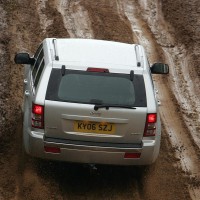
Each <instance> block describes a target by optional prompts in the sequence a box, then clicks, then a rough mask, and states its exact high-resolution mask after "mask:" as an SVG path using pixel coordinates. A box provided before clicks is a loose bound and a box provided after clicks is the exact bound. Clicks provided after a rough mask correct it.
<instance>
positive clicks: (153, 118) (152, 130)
mask: <svg viewBox="0 0 200 200" xmlns="http://www.w3.org/2000/svg"><path fill="white" fill-rule="evenodd" d="M156 122H157V114H156V113H151V114H147V119H146V125H145V129H144V137H148V136H155V134H156Z"/></svg>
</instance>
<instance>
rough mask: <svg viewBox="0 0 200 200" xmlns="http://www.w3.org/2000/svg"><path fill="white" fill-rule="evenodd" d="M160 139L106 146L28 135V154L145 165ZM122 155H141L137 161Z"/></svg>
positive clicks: (80, 161)
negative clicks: (49, 150) (55, 150)
mask: <svg viewBox="0 0 200 200" xmlns="http://www.w3.org/2000/svg"><path fill="white" fill-rule="evenodd" d="M44 146H48V147H58V148H60V150H61V152H60V153H47V152H45V151H44ZM159 147H160V139H159V138H158V139H156V140H145V141H143V143H142V144H141V145H132V144H110V143H109V144H107V143H91V142H82V141H69V140H60V139H54V138H43V135H41V133H37V132H35V131H31V132H30V134H29V154H30V155H32V156H34V157H39V158H44V159H51V160H59V161H67V162H77V163H93V164H109V165H149V164H152V163H153V162H154V161H155V160H156V158H157V156H158V153H159ZM125 153H141V156H140V158H134V159H130V158H124V155H125Z"/></svg>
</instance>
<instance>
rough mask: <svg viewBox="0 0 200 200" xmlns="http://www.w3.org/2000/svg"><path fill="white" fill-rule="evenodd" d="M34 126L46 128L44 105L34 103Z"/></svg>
mask: <svg viewBox="0 0 200 200" xmlns="http://www.w3.org/2000/svg"><path fill="white" fill-rule="evenodd" d="M32 127H34V128H40V129H43V128H44V106H41V105H37V104H34V103H33V105H32Z"/></svg>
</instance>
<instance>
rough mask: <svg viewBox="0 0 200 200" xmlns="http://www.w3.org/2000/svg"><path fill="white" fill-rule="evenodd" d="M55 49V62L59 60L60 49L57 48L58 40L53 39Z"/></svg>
mask: <svg viewBox="0 0 200 200" xmlns="http://www.w3.org/2000/svg"><path fill="white" fill-rule="evenodd" d="M53 47H54V52H55V60H59V56H58V47H57V40H56V39H53Z"/></svg>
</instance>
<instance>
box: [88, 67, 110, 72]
mask: <svg viewBox="0 0 200 200" xmlns="http://www.w3.org/2000/svg"><path fill="white" fill-rule="evenodd" d="M87 71H88V72H107V73H109V70H108V69H106V68H93V67H88V68H87Z"/></svg>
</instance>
